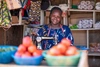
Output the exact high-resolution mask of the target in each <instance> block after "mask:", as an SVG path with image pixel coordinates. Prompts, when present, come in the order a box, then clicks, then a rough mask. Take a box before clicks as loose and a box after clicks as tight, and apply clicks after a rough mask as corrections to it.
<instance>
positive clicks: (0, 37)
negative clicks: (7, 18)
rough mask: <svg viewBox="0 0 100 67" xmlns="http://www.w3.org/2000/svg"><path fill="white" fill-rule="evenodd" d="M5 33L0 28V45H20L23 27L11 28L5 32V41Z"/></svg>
mask: <svg viewBox="0 0 100 67" xmlns="http://www.w3.org/2000/svg"><path fill="white" fill-rule="evenodd" d="M4 34H5V31H4V30H3V29H2V28H0V44H7V45H19V44H21V43H22V37H23V25H20V26H12V27H11V28H10V29H8V31H6V39H5V37H4Z"/></svg>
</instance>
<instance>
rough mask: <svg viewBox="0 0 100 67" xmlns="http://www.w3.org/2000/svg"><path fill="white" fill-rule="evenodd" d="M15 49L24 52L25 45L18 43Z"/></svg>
mask: <svg viewBox="0 0 100 67" xmlns="http://www.w3.org/2000/svg"><path fill="white" fill-rule="evenodd" d="M17 51H18V52H25V51H26V47H25V46H24V45H23V44H20V45H19V47H18V50H17Z"/></svg>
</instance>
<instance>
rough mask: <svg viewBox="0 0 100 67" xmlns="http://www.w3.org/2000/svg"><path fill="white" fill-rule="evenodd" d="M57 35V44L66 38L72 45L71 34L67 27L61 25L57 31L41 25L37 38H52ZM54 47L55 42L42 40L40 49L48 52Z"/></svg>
mask: <svg viewBox="0 0 100 67" xmlns="http://www.w3.org/2000/svg"><path fill="white" fill-rule="evenodd" d="M55 35H57V39H58V40H57V43H59V42H60V41H61V40H62V39H63V38H68V39H70V40H71V43H72V44H73V43H74V39H73V36H72V33H71V31H70V29H69V27H68V26H65V25H61V27H60V28H59V29H52V28H50V27H49V26H48V25H43V27H42V28H41V29H39V31H38V36H49V37H54V36H55ZM54 45H55V40H42V42H41V46H42V49H44V50H48V49H50V48H51V47H52V46H54Z"/></svg>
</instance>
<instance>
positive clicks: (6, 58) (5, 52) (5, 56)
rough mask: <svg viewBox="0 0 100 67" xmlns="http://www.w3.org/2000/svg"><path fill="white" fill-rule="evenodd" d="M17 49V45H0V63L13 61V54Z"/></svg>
mask: <svg viewBox="0 0 100 67" xmlns="http://www.w3.org/2000/svg"><path fill="white" fill-rule="evenodd" d="M16 51H17V47H16V46H8V45H4V46H3V45H1V46H0V63H2V64H8V63H11V62H13V58H12V56H11V55H12V54H14V53H15V52H16Z"/></svg>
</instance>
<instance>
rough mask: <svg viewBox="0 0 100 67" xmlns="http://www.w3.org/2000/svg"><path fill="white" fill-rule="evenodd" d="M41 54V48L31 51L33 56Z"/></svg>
mask: <svg viewBox="0 0 100 67" xmlns="http://www.w3.org/2000/svg"><path fill="white" fill-rule="evenodd" d="M40 55H42V50H38V49H37V50H36V51H35V52H33V56H40Z"/></svg>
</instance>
